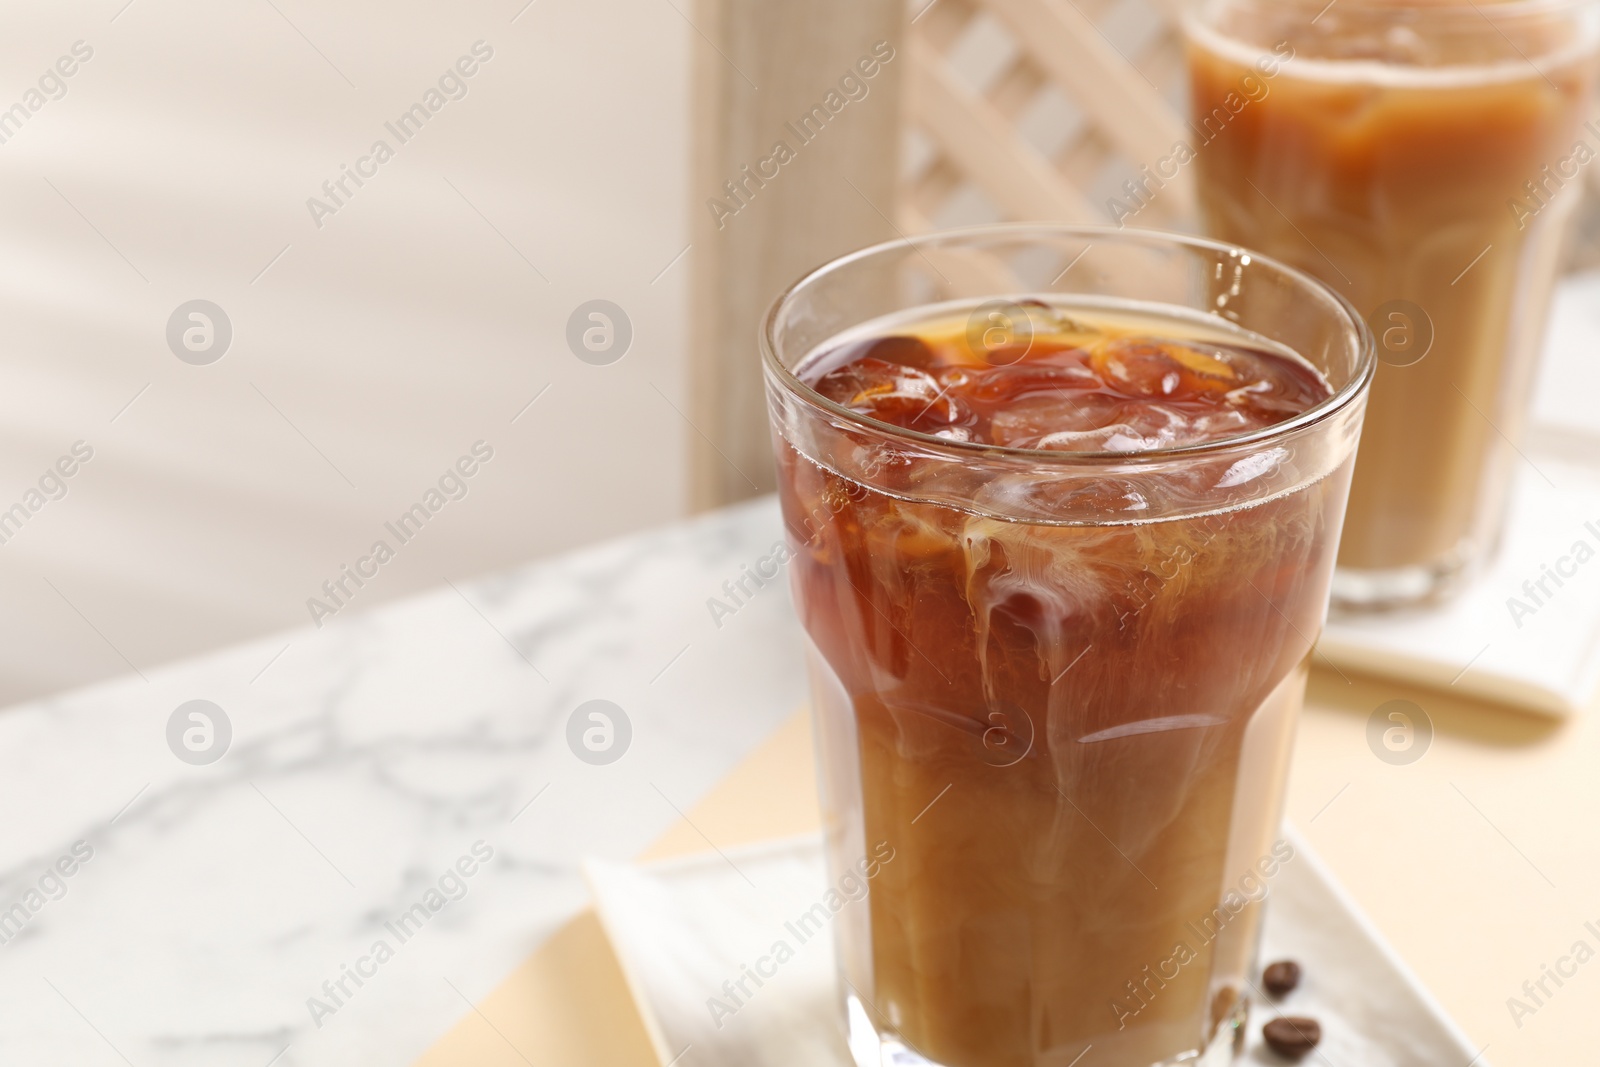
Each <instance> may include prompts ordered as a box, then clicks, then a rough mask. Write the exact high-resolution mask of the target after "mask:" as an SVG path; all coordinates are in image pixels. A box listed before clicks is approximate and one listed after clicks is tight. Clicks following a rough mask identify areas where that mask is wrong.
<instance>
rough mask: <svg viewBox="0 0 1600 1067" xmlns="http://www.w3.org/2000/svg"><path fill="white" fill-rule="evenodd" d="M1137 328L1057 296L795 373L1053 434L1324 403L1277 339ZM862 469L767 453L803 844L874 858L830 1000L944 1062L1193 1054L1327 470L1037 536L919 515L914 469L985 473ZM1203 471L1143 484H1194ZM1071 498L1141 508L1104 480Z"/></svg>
mask: <svg viewBox="0 0 1600 1067" xmlns="http://www.w3.org/2000/svg"><path fill="white" fill-rule="evenodd" d="M1165 327H1166V329H1164V330H1163V331H1162V332H1160V333H1151V332H1150V329H1151V322H1150V321H1149V320H1143V321H1140V322H1138V323H1136V324H1134V325H1132V326H1129V325H1128V324H1127V323H1126V322H1122V323H1120V324H1119V321H1118V320H1116V319H1115V318H1112V317H1110V316H1107V317H1106V318H1104V319H1102V320H1098V321H1094V322H1089V321H1087V320H1085V319H1084V318H1083V316H1082V315H1081V314H1080V313H1079V312H1078V311H1076V310H1075V311H1074V312H1073V313H1072V315H1070V316H1069V315H1067V314H1065V313H1062V314H1060V315H1059V316H1058V317H1057V319H1056V325H1055V328H1053V329H1049V330H1043V331H1040V332H1038V333H1037V334H1036V335H1035V336H1034V337H1033V338H1032V340H1031V343H1029V344H1028V345H1026V346H1021V345H1013V346H1008V347H999V348H996V349H994V350H992V351H988V350H985V349H984V348H983V347H981V346H978V347H975V346H973V345H972V344H971V343H970V342H969V340H968V337H969V334H971V332H972V331H971V330H969V329H968V328H967V321H966V319H965V318H962V317H958V316H949V315H937V314H935V315H932V316H930V317H929V318H926V319H923V320H921V321H911V322H900V323H897V324H896V325H895V326H894V329H893V332H892V333H888V332H887V331H885V332H879V333H875V334H869V335H867V336H865V337H859V336H858V337H857V338H856V339H854V340H852V341H850V342H849V343H848V344H844V345H840V346H834V347H829V348H826V349H825V350H824V351H822V352H821V353H819V354H818V355H817V356H816V357H814V358H812V359H809V360H807V361H806V362H805V363H803V364H802V366H801V367H800V368H799V370H798V371H797V373H798V374H799V375H800V377H801V378H802V379H803V380H806V381H808V382H810V383H812V384H813V386H814V388H816V389H817V391H818V392H820V393H821V394H822V395H824V396H826V397H828V398H829V399H831V400H833V401H835V402H837V403H838V404H840V405H843V406H844V407H846V408H849V409H851V410H852V411H855V412H858V413H860V414H864V415H867V416H869V417H871V418H873V419H876V420H879V421H881V422H883V423H886V424H890V425H893V426H898V427H903V428H907V429H913V430H917V431H920V432H923V433H929V434H935V435H938V436H940V437H943V438H945V439H950V440H960V441H968V442H974V443H993V444H997V445H1011V446H1015V447H1023V448H1036V449H1045V450H1069V451H1079V452H1081V451H1103V450H1112V451H1124V452H1130V453H1132V452H1140V451H1148V450H1150V449H1152V448H1160V447H1171V446H1181V445H1184V444H1193V443H1197V442H1203V441H1210V440H1216V439H1219V438H1223V437H1227V436H1231V435H1236V434H1239V433H1243V432H1248V431H1250V430H1253V429H1258V428H1260V427H1264V426H1270V425H1274V424H1276V423H1279V422H1281V421H1282V420H1284V419H1287V418H1290V417H1292V416H1294V415H1295V414H1297V413H1299V412H1302V411H1304V410H1306V409H1307V408H1308V407H1310V406H1312V405H1314V404H1316V403H1318V402H1319V401H1321V400H1323V399H1325V398H1326V397H1328V396H1329V395H1330V389H1329V387H1328V385H1327V384H1326V382H1325V381H1324V380H1323V379H1322V378H1321V377H1320V376H1319V375H1318V374H1317V373H1316V372H1315V371H1313V370H1312V369H1311V368H1310V367H1309V366H1308V365H1306V364H1305V363H1303V362H1301V361H1299V360H1298V359H1296V358H1294V357H1292V356H1288V355H1284V354H1280V353H1275V352H1272V351H1268V350H1266V349H1264V348H1259V347H1253V346H1252V345H1251V344H1250V343H1249V342H1248V340H1247V339H1241V341H1240V342H1239V343H1237V344H1230V343H1222V342H1219V341H1217V340H1216V339H1215V338H1214V337H1213V338H1209V339H1200V338H1197V337H1195V336H1192V335H1186V334H1185V333H1183V332H1180V331H1181V330H1182V329H1183V323H1182V322H1180V321H1173V322H1170V323H1166V324H1165ZM859 458H860V457H855V456H851V457H840V462H839V463H837V464H833V465H831V466H824V465H822V464H819V463H818V462H814V461H813V460H812V459H809V458H807V457H805V456H803V455H801V454H800V453H799V452H797V451H796V450H795V449H794V448H793V447H792V446H790V445H789V444H787V443H786V442H782V441H780V443H779V449H778V461H779V468H780V470H779V476H780V485H781V489H782V492H781V493H780V496H781V499H782V501H783V507H784V517H785V522H786V525H787V527H788V529H789V531H790V535H791V543H792V544H793V545H794V548H795V552H796V556H795V560H794V563H793V568H794V582H795V585H794V588H795V591H796V599H797V602H798V607H799V611H800V614H801V617H802V620H803V622H804V625H805V628H806V630H807V633H808V634H809V636H810V641H811V665H812V670H813V675H814V676H813V686H812V691H813V694H814V695H815V700H816V708H815V711H816V721H817V736H818V745H819V750H820V751H819V755H820V767H821V779H822V781H821V790H822V798H823V809H824V816H825V824H826V827H827V838H828V843H829V854H830V862H831V863H832V864H834V865H835V869H836V870H844V869H846V868H848V867H849V866H851V865H852V864H854V863H855V862H856V861H857V859H858V858H859V857H860V856H862V855H865V854H866V853H867V852H868V851H869V850H871V849H872V848H873V847H875V846H876V845H877V844H878V843H879V842H887V843H888V844H889V845H890V846H892V847H893V849H894V850H895V858H894V860H893V862H890V863H887V864H884V865H883V867H882V870H881V872H880V873H879V874H878V875H877V877H876V878H875V879H874V880H873V881H872V883H871V888H870V895H869V898H868V904H869V909H868V910H869V917H868V918H866V919H865V920H864V921H861V922H860V923H859V925H856V920H854V919H852V918H851V917H850V915H849V914H848V913H846V914H844V915H841V917H840V921H841V924H842V928H841V929H840V931H839V947H840V956H841V965H842V967H843V969H844V974H845V976H846V979H847V981H848V983H849V989H848V993H849V995H850V996H851V997H852V998H856V999H858V1000H859V1001H860V1003H861V1005H862V1006H863V1010H864V1011H865V1012H866V1014H867V1015H868V1016H870V1018H871V1020H872V1024H873V1026H874V1027H875V1028H876V1029H877V1030H878V1032H879V1034H880V1035H884V1036H885V1039H886V1040H888V1039H892V1040H893V1041H898V1042H901V1043H903V1044H904V1045H906V1046H908V1047H909V1048H910V1049H912V1050H914V1051H915V1052H916V1053H918V1054H920V1055H921V1056H924V1057H927V1058H929V1059H930V1060H932V1061H934V1062H937V1063H939V1064H943V1065H947V1067H1002V1065H1003V1067H1045V1065H1053V1067H1065V1065H1066V1064H1068V1063H1069V1062H1071V1061H1072V1060H1073V1058H1074V1057H1075V1056H1077V1055H1079V1054H1080V1053H1081V1052H1082V1051H1083V1050H1084V1049H1085V1048H1086V1047H1087V1046H1089V1045H1091V1044H1092V1045H1093V1046H1094V1051H1093V1052H1092V1053H1091V1054H1090V1055H1091V1056H1092V1058H1093V1062H1097V1063H1106V1064H1141V1065H1143V1064H1152V1063H1156V1062H1158V1061H1165V1060H1166V1059H1168V1058H1170V1057H1173V1056H1178V1055H1181V1054H1185V1053H1191V1052H1193V1051H1195V1050H1198V1049H1201V1048H1203V1047H1205V1046H1206V1045H1207V1043H1208V1042H1209V1041H1210V1040H1211V1039H1212V1036H1213V1034H1214V1033H1215V1031H1216V1029H1217V1025H1218V1023H1219V1022H1220V1021H1222V1020H1225V1019H1227V1018H1229V1017H1230V1016H1231V1015H1232V1013H1233V1012H1234V1011H1236V1010H1237V1009H1238V1008H1239V1006H1240V1005H1241V1003H1242V999H1243V998H1244V997H1245V996H1246V995H1247V993H1248V987H1247V985H1246V979H1247V971H1248V968H1249V966H1250V963H1251V956H1252V954H1253V952H1254V946H1255V941H1256V934H1257V929H1258V922H1259V909H1258V906H1257V904H1256V903H1255V901H1256V900H1258V899H1259V898H1260V895H1261V891H1262V888H1263V885H1264V879H1263V872H1264V871H1267V870H1271V871H1276V869H1277V866H1278V864H1279V863H1280V862H1282V860H1283V858H1284V857H1283V846H1282V845H1281V844H1280V845H1279V846H1278V851H1277V854H1276V855H1274V846H1273V841H1272V838H1273V836H1274V833H1275V830H1276V827H1277V824H1278V807H1279V804H1280V798H1281V794H1282V788H1283V780H1284V775H1285V772H1286V767H1287V761H1288V752H1289V746H1290V742H1291V738H1292V732H1293V722H1294V716H1295V715H1296V713H1297V711H1298V707H1299V703H1300V699H1301V694H1302V690H1303V685H1304V679H1305V665H1306V662H1307V659H1308V653H1309V641H1311V640H1314V639H1315V636H1316V634H1317V633H1318V631H1319V628H1320V625H1321V620H1322V612H1323V606H1324V604H1325V602H1326V595H1327V588H1328V581H1329V577H1330V574H1331V571H1332V567H1333V559H1332V556H1333V551H1332V546H1333V544H1334V543H1335V542H1336V540H1337V530H1338V525H1339V521H1340V508H1339V501H1340V500H1341V497H1342V493H1343V491H1344V486H1345V484H1346V479H1347V478H1348V474H1349V462H1348V461H1346V462H1345V464H1344V465H1343V466H1342V467H1340V468H1339V469H1338V470H1336V471H1335V472H1334V473H1333V474H1332V475H1330V476H1329V477H1327V478H1324V479H1322V480H1321V481H1319V482H1314V483H1313V484H1311V485H1309V486H1305V487H1303V488H1300V489H1297V490H1295V491H1293V492H1289V493H1286V494H1284V495H1281V496H1277V497H1274V498H1271V499H1269V500H1267V501H1265V502H1262V503H1258V504H1256V505H1254V506H1250V507H1245V508H1240V509H1236V510H1231V511H1221V512H1213V513H1196V512H1195V511H1193V510H1191V511H1190V512H1189V515H1190V516H1191V517H1185V518H1177V519H1170V518H1169V519H1160V518H1158V517H1155V516H1152V517H1151V519H1150V520H1149V521H1139V520H1138V519H1137V518H1134V519H1132V520H1130V521H1124V522H1119V523H1114V524H1110V525H1095V526H1067V525H1047V524H1042V523H1041V524H1033V523H1025V522H1017V521H1004V520H1001V519H997V518H994V517H991V516H989V515H985V514H980V513H978V512H977V511H975V510H967V509H965V508H962V507H956V506H947V505H945V504H938V503H932V502H929V501H927V500H919V499H917V494H918V492H919V489H921V488H923V487H926V486H928V485H929V484H931V480H933V479H938V480H939V487H940V490H941V491H942V492H944V493H946V494H947V495H948V494H951V493H954V494H955V495H958V496H966V497H967V498H969V499H971V500H973V501H979V500H989V501H991V502H993V501H994V500H996V499H1003V497H1004V494H1005V492H1006V491H1007V487H1005V486H998V485H995V484H993V483H991V482H986V481H983V480H980V479H979V478H977V477H973V478H972V480H971V482H970V484H955V483H952V482H951V481H950V479H952V478H956V479H959V478H961V477H962V473H961V468H959V466H956V467H954V469H953V470H952V465H951V464H948V463H944V462H939V463H934V462H928V463H924V462H923V461H922V460H920V459H918V458H916V456H914V455H912V454H910V453H909V452H908V453H907V454H904V455H899V456H897V457H893V458H891V459H889V460H886V461H885V464H884V465H880V466H878V467H877V468H875V470H876V474H875V476H874V479H873V481H874V484H875V485H877V486H880V488H869V487H867V486H866V485H864V484H861V483H860V482H858V481H853V480H851V479H850V478H846V477H843V476H841V474H839V473H837V469H847V468H848V466H849V464H852V463H855V462H857V461H858V459H859ZM1281 458H1282V457H1275V458H1274V461H1277V460H1278V459H1281ZM1226 469H1229V468H1227V467H1226V464H1224V465H1223V466H1221V467H1217V466H1213V467H1210V468H1207V467H1204V466H1203V465H1202V466H1200V467H1198V468H1196V470H1195V471H1194V472H1192V476H1191V477H1190V478H1189V480H1188V481H1182V484H1176V483H1175V484H1173V485H1172V486H1170V487H1168V488H1170V490H1171V492H1172V493H1173V494H1176V495H1178V496H1181V497H1185V498H1186V499H1190V500H1204V499H1206V498H1207V494H1214V493H1215V490H1214V488H1213V487H1214V486H1215V485H1216V484H1217V480H1218V478H1219V477H1222V478H1226V477H1227V475H1226V473H1225V470H1226ZM1175 478H1176V476H1175ZM1179 481H1181V479H1180V480H1179ZM1083 491H1085V492H1098V493H1101V494H1104V496H1105V499H1107V500H1108V501H1114V502H1115V504H1116V505H1117V509H1116V511H1117V512H1120V513H1122V514H1124V515H1126V514H1128V513H1130V512H1131V513H1132V514H1134V515H1135V516H1136V515H1137V513H1138V509H1139V503H1140V502H1138V501H1134V502H1131V503H1130V501H1129V499H1128V497H1127V494H1128V493H1129V492H1131V490H1130V489H1128V488H1127V486H1126V485H1124V484H1122V483H1120V482H1119V481H1118V480H1117V479H1115V478H1110V477H1107V478H1105V479H1103V480H1091V481H1090V482H1089V483H1088V484H1087V486H1086V488H1085V489H1084V490H1083ZM1109 514H1111V512H1108V515H1109Z"/></svg>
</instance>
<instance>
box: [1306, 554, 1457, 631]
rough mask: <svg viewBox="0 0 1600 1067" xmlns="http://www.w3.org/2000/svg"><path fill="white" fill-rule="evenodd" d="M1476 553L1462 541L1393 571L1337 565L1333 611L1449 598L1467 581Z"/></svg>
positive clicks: (1356, 611)
mask: <svg viewBox="0 0 1600 1067" xmlns="http://www.w3.org/2000/svg"><path fill="white" fill-rule="evenodd" d="M1477 556H1478V553H1477V552H1475V551H1473V548H1472V546H1471V545H1469V544H1468V543H1466V542H1462V543H1461V544H1460V545H1458V546H1457V547H1456V549H1455V550H1454V551H1453V552H1451V553H1449V554H1448V555H1446V556H1443V557H1441V558H1440V559H1438V560H1435V561H1434V562H1432V563H1427V564H1423V565H1421V566H1416V567H1396V568H1393V569H1391V570H1357V569H1355V568H1352V567H1338V568H1335V570H1334V572H1333V590H1332V593H1331V595H1330V598H1329V599H1330V604H1331V607H1330V610H1331V612H1332V614H1335V615H1340V614H1347V615H1365V614H1370V613H1372V612H1379V611H1395V610H1398V609H1401V608H1412V607H1423V606H1426V605H1429V604H1437V603H1439V602H1440V601H1443V600H1448V599H1450V597H1452V596H1454V595H1455V594H1456V592H1457V591H1458V590H1460V588H1461V587H1462V586H1463V585H1465V584H1466V581H1467V579H1468V577H1469V576H1470V575H1471V573H1472V571H1473V567H1472V564H1473V563H1474V561H1475V560H1476V558H1477Z"/></svg>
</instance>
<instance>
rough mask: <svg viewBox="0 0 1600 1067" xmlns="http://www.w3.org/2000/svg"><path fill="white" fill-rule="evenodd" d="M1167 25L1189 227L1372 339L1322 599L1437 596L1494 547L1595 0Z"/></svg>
mask: <svg viewBox="0 0 1600 1067" xmlns="http://www.w3.org/2000/svg"><path fill="white" fill-rule="evenodd" d="M1185 25H1186V33H1187V37H1188V51H1189V66H1190V89H1191V101H1192V110H1191V115H1190V118H1191V122H1190V127H1191V131H1192V133H1193V136H1194V138H1195V143H1194V149H1195V164H1194V165H1195V168H1196V175H1197V177H1198V179H1199V189H1200V201H1201V208H1202V213H1203V216H1204V219H1205V223H1206V226H1207V228H1208V230H1209V232H1210V233H1211V234H1212V235H1213V236H1215V237H1217V238H1219V239H1221V240H1226V241H1238V242H1242V243H1245V244H1248V245H1250V246H1251V247H1253V248H1259V249H1261V250H1262V251H1264V252H1266V253H1268V254H1270V255H1273V256H1275V257H1277V258H1279V259H1281V260H1283V261H1284V262H1286V263H1292V264H1294V265H1295V266H1297V267H1299V268H1300V269H1302V270H1304V271H1306V272H1308V273H1310V274H1313V275H1315V276H1317V277H1318V278H1321V279H1322V280H1323V281H1324V282H1327V283H1328V284H1329V285H1330V286H1332V287H1333V288H1334V289H1335V290H1337V291H1338V292H1339V293H1340V294H1342V295H1343V296H1345V297H1347V298H1348V299H1349V300H1350V301H1351V303H1353V304H1354V305H1355V306H1356V308H1357V310H1359V311H1360V312H1361V314H1362V315H1363V316H1365V317H1366V319H1367V322H1368V324H1369V325H1370V326H1371V328H1372V332H1373V334H1374V336H1375V338H1376V340H1377V344H1378V355H1379V360H1380V362H1381V364H1382V365H1381V366H1379V368H1378V372H1377V379H1376V381H1375V382H1374V383H1373V387H1372V399H1371V402H1370V405H1369V408H1368V411H1367V418H1366V429H1365V430H1364V431H1363V433H1364V434H1365V443H1364V445H1363V447H1362V453H1363V455H1364V456H1365V459H1364V460H1363V462H1362V464H1361V466H1360V468H1359V469H1358V470H1357V471H1356V475H1355V481H1354V483H1353V485H1352V487H1351V490H1350V510H1349V514H1348V516H1347V517H1346V520H1345V530H1344V541H1343V544H1342V547H1341V548H1340V556H1339V570H1338V573H1337V575H1336V576H1335V579H1334V589H1333V597H1334V602H1335V604H1336V605H1340V606H1348V607H1351V608H1373V607H1386V606H1392V605H1400V604H1405V603H1411V602H1420V601H1425V600H1429V599H1434V598H1437V597H1439V596H1440V595H1443V594H1446V593H1448V592H1449V591H1450V590H1452V589H1453V588H1455V587H1456V586H1458V585H1459V584H1460V579H1462V578H1463V577H1464V576H1466V575H1467V574H1469V573H1470V572H1471V570H1472V569H1473V566H1474V564H1476V563H1480V562H1482V561H1483V560H1484V558H1485V557H1487V556H1488V555H1489V554H1491V553H1492V552H1493V550H1494V547H1495V543H1496V541H1497V540H1498V537H1499V533H1500V529H1501V525H1502V523H1503V520H1504V517H1505V508H1506V495H1507V487H1508V481H1509V477H1510V474H1511V470H1512V466H1513V464H1514V463H1516V462H1518V458H1517V455H1516V452H1515V449H1516V444H1515V442H1516V440H1517V438H1518V436H1519V432H1520V428H1521V425H1522V422H1523V420H1524V417H1525V413H1526V408H1527V398H1528V392H1529V384H1530V380H1531V377H1532V372H1533V368H1534V366H1535V363H1536V359H1537V355H1538V350H1539V345H1540V340H1541V334H1542V330H1543V325H1544V321H1545V316H1546V313H1547V310H1548V307H1549V301H1550V292H1551V288H1552V285H1553V283H1554V280H1555V276H1556V270H1557V266H1558V263H1559V260H1560V248H1561V239H1562V234H1563V231H1564V229H1565V228H1566V223H1567V220H1568V217H1569V215H1570V214H1571V211H1572V208H1573V207H1574V205H1575V204H1576V203H1577V200H1578V198H1579V195H1580V188H1581V185H1582V181H1583V174H1582V171H1583V169H1584V168H1585V167H1586V166H1587V165H1588V164H1589V161H1590V160H1591V159H1593V158H1594V157H1595V155H1596V153H1597V152H1600V130H1597V129H1596V128H1595V127H1594V126H1593V125H1590V126H1584V125H1583V119H1584V113H1585V111H1586V109H1587V108H1588V105H1589V101H1590V97H1591V93H1592V89H1593V84H1594V76H1595V71H1596V63H1597V56H1596V50H1597V43H1600V2H1596V0H1493V2H1489V0H1486V2H1479V3H1470V2H1442V3H1441V2H1434V3H1417V2H1410V3H1405V2H1392V0H1337V2H1336V3H1333V4H1329V3H1327V0H1203V2H1201V3H1199V4H1198V5H1197V6H1196V7H1195V8H1194V9H1193V10H1192V12H1191V14H1190V16H1189V18H1188V19H1187V21H1186V24H1185Z"/></svg>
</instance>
